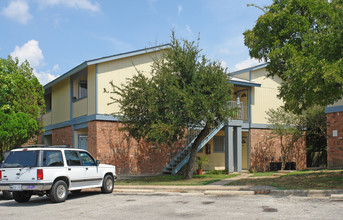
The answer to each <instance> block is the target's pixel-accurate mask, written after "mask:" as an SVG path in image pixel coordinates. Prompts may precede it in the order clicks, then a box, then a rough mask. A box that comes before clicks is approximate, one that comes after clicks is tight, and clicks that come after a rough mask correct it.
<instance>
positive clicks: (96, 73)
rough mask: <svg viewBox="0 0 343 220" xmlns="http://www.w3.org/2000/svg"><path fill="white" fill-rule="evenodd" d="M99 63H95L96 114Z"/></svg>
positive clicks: (96, 107)
mask: <svg viewBox="0 0 343 220" xmlns="http://www.w3.org/2000/svg"><path fill="white" fill-rule="evenodd" d="M98 73H99V72H98V64H95V114H98Z"/></svg>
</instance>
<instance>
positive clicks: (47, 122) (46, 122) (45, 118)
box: [43, 111, 52, 126]
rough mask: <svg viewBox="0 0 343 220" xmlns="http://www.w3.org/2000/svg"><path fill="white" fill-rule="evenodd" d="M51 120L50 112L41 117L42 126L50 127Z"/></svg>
mask: <svg viewBox="0 0 343 220" xmlns="http://www.w3.org/2000/svg"><path fill="white" fill-rule="evenodd" d="M51 120H52V113H51V111H50V112H47V113H45V114H44V115H43V123H44V126H48V125H51Z"/></svg>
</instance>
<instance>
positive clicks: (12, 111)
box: [0, 56, 45, 153]
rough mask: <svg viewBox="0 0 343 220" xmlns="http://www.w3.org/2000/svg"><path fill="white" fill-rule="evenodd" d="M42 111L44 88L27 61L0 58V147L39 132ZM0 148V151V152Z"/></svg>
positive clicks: (9, 146) (10, 145) (43, 108)
mask: <svg viewBox="0 0 343 220" xmlns="http://www.w3.org/2000/svg"><path fill="white" fill-rule="evenodd" d="M44 111H45V102H44V90H43V87H42V85H41V84H40V83H39V81H38V79H37V78H36V77H35V76H34V74H33V72H32V68H31V67H30V64H29V63H28V62H27V61H25V62H23V63H22V64H19V61H18V59H12V58H11V57H10V56H9V57H8V59H0V122H1V123H0V147H1V151H2V152H3V151H6V150H9V149H12V148H14V147H18V146H20V145H22V144H24V143H26V142H27V141H28V140H29V139H30V138H32V137H33V136H34V135H38V134H39V133H40V132H41V131H42V129H43V124H42V121H41V119H40V117H41V114H43V113H44ZM2 152H0V153H2Z"/></svg>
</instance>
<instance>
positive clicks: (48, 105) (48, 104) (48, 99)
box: [44, 93, 51, 112]
mask: <svg viewBox="0 0 343 220" xmlns="http://www.w3.org/2000/svg"><path fill="white" fill-rule="evenodd" d="M44 101H45V110H46V111H47V112H49V111H51V93H49V94H45V95H44Z"/></svg>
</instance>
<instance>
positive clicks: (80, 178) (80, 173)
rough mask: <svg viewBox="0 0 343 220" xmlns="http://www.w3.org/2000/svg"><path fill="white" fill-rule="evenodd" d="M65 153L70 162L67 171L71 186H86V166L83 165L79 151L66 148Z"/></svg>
mask: <svg viewBox="0 0 343 220" xmlns="http://www.w3.org/2000/svg"><path fill="white" fill-rule="evenodd" d="M64 154H65V157H66V160H67V164H68V169H67V173H68V176H69V179H70V188H74V187H82V186H84V185H85V180H84V178H85V172H84V169H85V168H84V167H83V166H82V163H81V160H80V157H79V154H78V152H77V151H73V150H65V151H64Z"/></svg>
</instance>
